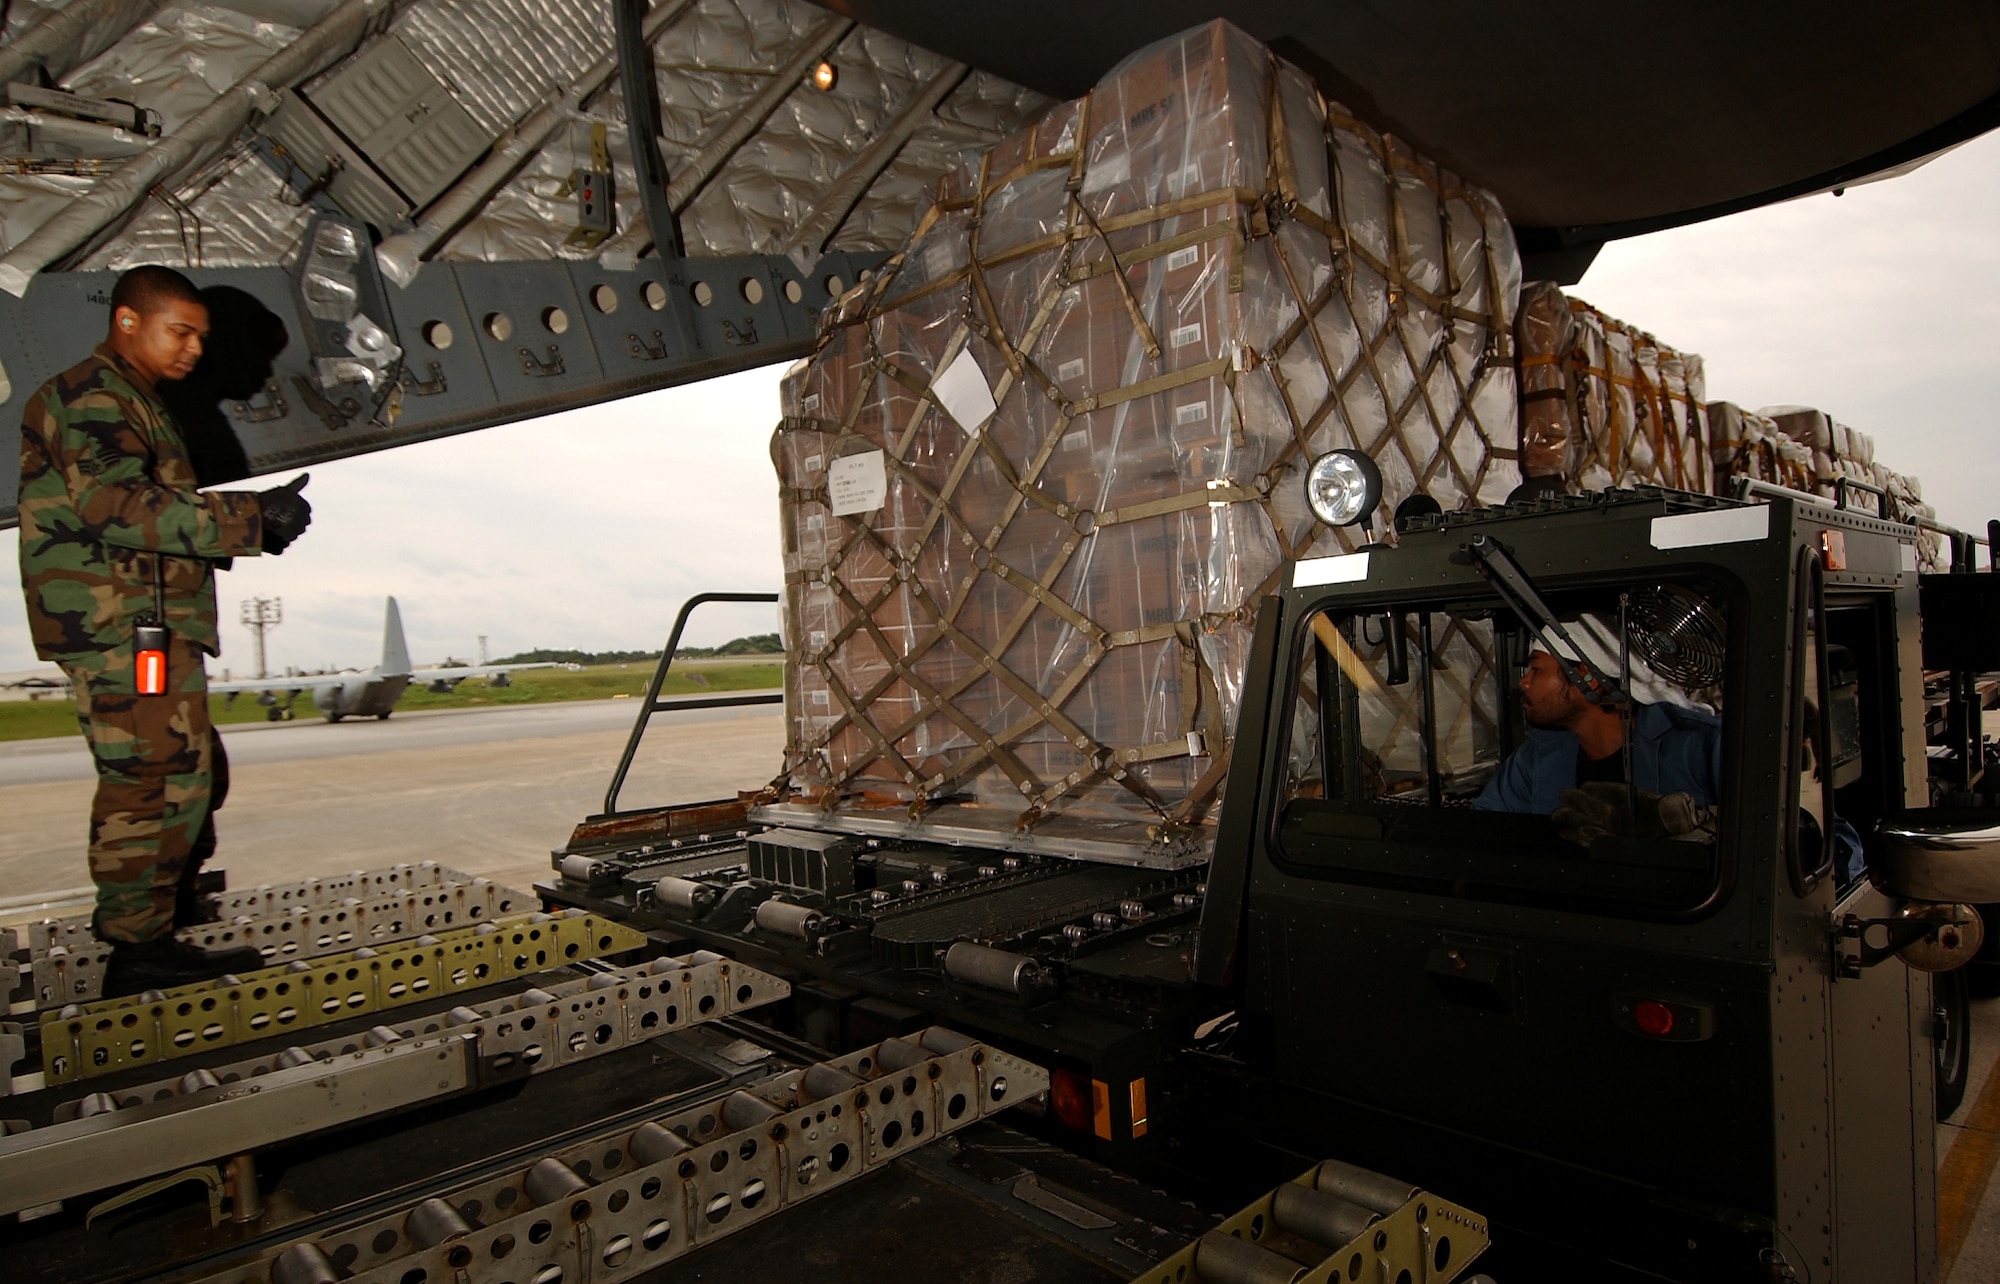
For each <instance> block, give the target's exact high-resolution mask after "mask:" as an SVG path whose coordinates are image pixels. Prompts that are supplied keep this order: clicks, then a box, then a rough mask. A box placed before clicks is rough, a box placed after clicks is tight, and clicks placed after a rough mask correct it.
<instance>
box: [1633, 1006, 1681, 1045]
mask: <svg viewBox="0 0 2000 1284" xmlns="http://www.w3.org/2000/svg"><path fill="white" fill-rule="evenodd" d="M1632 1022H1633V1024H1635V1025H1637V1026H1638V1027H1639V1030H1640V1032H1641V1033H1644V1034H1650V1035H1653V1036H1655V1037H1659V1036H1662V1035H1668V1034H1672V1033H1673V1032H1674V1010H1673V1009H1672V1008H1670V1007H1668V1006H1667V1005H1666V1004H1664V1003H1661V1002H1659V1001H1658V1000H1657V999H1640V1000H1639V1001H1638V1002H1637V1003H1635V1004H1633V1005H1632Z"/></svg>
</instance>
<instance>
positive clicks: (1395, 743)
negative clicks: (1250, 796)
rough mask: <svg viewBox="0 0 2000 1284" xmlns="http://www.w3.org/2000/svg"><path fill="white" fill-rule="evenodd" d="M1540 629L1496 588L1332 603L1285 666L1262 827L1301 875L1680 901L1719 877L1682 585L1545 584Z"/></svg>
mask: <svg viewBox="0 0 2000 1284" xmlns="http://www.w3.org/2000/svg"><path fill="white" fill-rule="evenodd" d="M1550 605H1551V607H1552V608H1553V609H1554V610H1555V613H1556V619H1557V620H1558V621H1559V622H1560V625H1561V629H1560V636H1558V637H1554V638H1552V639H1550V640H1548V641H1545V640H1544V638H1543V636H1542V635H1540V634H1537V633H1536V632H1535V631H1533V630H1531V629H1529V628H1527V627H1524V625H1523V624H1522V622H1521V621H1520V620H1519V619H1518V618H1517V617H1516V616H1515V615H1514V614H1513V613H1512V612H1511V611H1510V610H1509V609H1508V608H1507V607H1506V606H1504V605H1503V604H1501V603H1500V602H1498V601H1496V600H1490V599H1489V600H1483V601H1482V600H1475V601H1464V600H1458V601H1439V602H1433V603H1408V602H1403V603H1397V604H1394V605H1393V606H1383V605H1374V606H1369V605H1358V604H1354V603H1351V602H1342V603H1339V604H1337V605H1333V606H1329V607H1324V608H1321V609H1318V610H1315V611H1313V612H1312V613H1310V614H1309V615H1308V616H1307V618H1306V619H1305V621H1304V627H1302V628H1301V629H1300V631H1299V633H1298V634H1297V641H1296V644H1295V645H1296V651H1295V654H1294V663H1293V664H1292V665H1291V666H1290V670H1291V677H1292V688H1291V696H1290V708H1291V719H1290V723H1289V727H1288V733H1289V734H1288V744H1287V751H1286V758H1285V762H1284V771H1283V773H1282V785H1281V787H1282V791H1283V792H1282V795H1281V797H1280V798H1279V799H1278V800H1277V801H1278V804H1279V805H1278V807H1277V808H1276V809H1275V814H1276V816H1277V818H1278V832H1277V833H1276V834H1275V835H1274V838H1275V840H1276V846H1277V848H1278V852H1279V856H1280V859H1282V860H1284V861H1285V862H1286V863H1288V864H1293V865H1296V866H1299V867H1301V868H1302V870H1304V871H1306V872H1311V873H1315V874H1318V875H1320V876H1323V877H1330V878H1339V879H1343V880H1346V881H1352V882H1363V883H1375V884H1383V885H1393V886H1407V887H1411V888H1413V889H1415V888H1420V887H1421V888H1429V889H1432V890H1436V891H1441V892H1443V893H1445V894H1449V895H1455V896H1472V897H1479V898H1487V899H1501V900H1522V901H1530V902H1535V903H1544V902H1564V903H1575V904H1577V905H1579V906H1581V907H1589V908H1597V909H1602V910H1606V911H1608V912H1614V913H1616V912H1622V911H1631V912H1638V913H1641V914H1654V913H1658V912H1660V911H1666V912H1669V913H1674V912H1680V911H1685V910H1688V909H1691V908H1693V907H1695V906H1698V905H1700V904H1701V903H1703V902H1704V901H1705V900H1707V899H1708V898H1709V896H1710V895H1711V893H1712V892H1713V891H1714V889H1715V888H1716V887H1717V885H1718V880H1719V878H1720V859H1719V855H1718V844H1717V841H1716V835H1717V834H1718V833H1719V832H1721V828H1722V827H1721V824H1720V820H1721V817H1720V815H1719V812H1720V804H1721V801H1722V792H1723V791H1722V744H1723V722H1722V719H1723V710H1724V699H1723V691H1722V684H1723V680H1724V671H1725V663H1724V662H1725V658H1726V652H1727V636H1728V629H1727V626H1726V617H1725V613H1724V611H1723V609H1722V607H1721V605H1720V603H1719V599H1718V598H1717V597H1716V596H1715V595H1714V594H1713V592H1712V591H1711V589H1710V587H1709V586H1708V585H1705V584H1701V583H1664V584H1640V585H1617V586H1611V587H1608V588H1605V589H1599V590H1591V591H1571V592H1567V593H1565V594H1561V595H1552V596H1551V597H1550Z"/></svg>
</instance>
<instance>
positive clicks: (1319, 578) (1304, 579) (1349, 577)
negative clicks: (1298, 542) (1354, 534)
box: [1292, 553, 1368, 588]
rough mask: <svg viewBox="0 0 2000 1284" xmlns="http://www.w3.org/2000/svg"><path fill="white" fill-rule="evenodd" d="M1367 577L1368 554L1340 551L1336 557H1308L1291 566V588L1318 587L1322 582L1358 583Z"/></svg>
mask: <svg viewBox="0 0 2000 1284" xmlns="http://www.w3.org/2000/svg"><path fill="white" fill-rule="evenodd" d="M1367 578H1368V554H1366V553H1342V554H1340V555H1339V556H1337V557H1309V558H1307V559H1306V560H1305V561H1303V562H1300V563H1298V564H1297V565H1296V566H1294V567H1292V587H1293V588H1318V587H1319V586H1320V585H1322V584H1359V583H1360V582H1361V581H1363V580H1365V579H1367Z"/></svg>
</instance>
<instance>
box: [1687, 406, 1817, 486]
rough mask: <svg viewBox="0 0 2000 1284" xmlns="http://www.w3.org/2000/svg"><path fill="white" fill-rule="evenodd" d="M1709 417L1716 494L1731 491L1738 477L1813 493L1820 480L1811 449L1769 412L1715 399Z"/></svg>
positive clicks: (1711, 458)
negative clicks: (1731, 485) (1814, 466)
mask: <svg viewBox="0 0 2000 1284" xmlns="http://www.w3.org/2000/svg"><path fill="white" fill-rule="evenodd" d="M1706 419H1707V422H1708V429H1709V459H1710V462H1711V466H1712V468H1713V471H1714V475H1715V493H1716V494H1718V495H1726V494H1728V493H1730V483H1731V481H1732V480H1733V479H1734V478H1737V477H1750V478H1754V479H1755V480H1757V481H1767V482H1773V483H1775V484H1777V485H1779V486H1785V487H1789V488H1790V489H1792V490H1802V491H1806V492H1808V493H1813V491H1814V488H1815V487H1816V485H1817V484H1818V483H1817V479H1816V477H1815V475H1814V473H1813V455H1812V451H1811V450H1810V449H1808V448H1807V447H1805V446H1803V445H1801V444H1799V443H1798V442H1796V441H1793V440H1792V439H1791V438H1790V437H1788V436H1786V435H1785V432H1784V430H1783V429H1782V428H1780V427H1778V425H1777V423H1776V422H1775V421H1774V420H1772V419H1771V418H1770V417H1769V416H1768V415H1764V414H1761V413H1759V412H1757V411H1754V410H1745V409H1743V408H1742V407H1741V406H1738V405H1736V404H1734V403H1733V402H1728V401H1712V402H1710V403H1709V404H1708V407H1707V410H1706Z"/></svg>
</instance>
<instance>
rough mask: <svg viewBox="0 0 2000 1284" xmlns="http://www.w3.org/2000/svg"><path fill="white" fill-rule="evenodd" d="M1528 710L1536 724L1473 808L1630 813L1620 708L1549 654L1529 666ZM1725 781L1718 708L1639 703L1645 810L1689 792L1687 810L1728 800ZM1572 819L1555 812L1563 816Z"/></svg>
mask: <svg viewBox="0 0 2000 1284" xmlns="http://www.w3.org/2000/svg"><path fill="white" fill-rule="evenodd" d="M1521 714H1522V717H1523V719H1524V720H1525V721H1526V722H1527V724H1528V728H1529V730H1528V735H1527V739H1526V740H1525V741H1524V742H1523V743H1522V745H1521V747H1520V748H1518V749H1516V750H1515V751H1514V752H1513V753H1512V754H1510V755H1508V758H1507V760H1506V761H1505V762H1503V763H1501V764H1500V770H1499V771H1498V772H1497V773H1496V774H1495V775H1494V777H1493V779H1492V780H1490V781H1488V782H1487V783H1486V788H1485V789H1484V790H1482V791H1480V794H1479V797H1478V798H1477V799H1476V800H1474V802H1473V804H1472V805H1473V806H1474V807H1475V808H1477V809H1480V810H1483V811H1518V812H1531V813H1535V814H1537V815H1543V816H1548V815H1554V814H1555V813H1556V812H1557V811H1558V809H1562V810H1564V811H1565V812H1567V813H1569V814H1570V818H1571V819H1572V820H1575V819H1578V817H1577V816H1576V813H1577V811H1578V809H1580V808H1581V809H1583V810H1586V811H1590V810H1593V809H1595V810H1597V811H1603V810H1605V809H1607V808H1608V809H1611V810H1613V811H1615V810H1618V809H1619V808H1621V807H1622V808H1623V809H1625V810H1626V811H1627V812H1628V813H1629V810H1630V797H1631V791H1629V790H1627V789H1626V787H1625V783H1626V782H1625V728H1624V724H1623V723H1622V722H1621V721H1620V720H1619V717H1618V713H1617V711H1616V710H1615V709H1609V708H1606V707H1605V706H1603V705H1601V704H1596V703H1594V702H1592V701H1591V700H1589V699H1587V698H1586V697H1585V696H1584V694H1583V693H1582V692H1581V691H1579V690H1577V689H1576V685H1575V684H1574V683H1572V682H1571V681H1570V680H1569V678H1568V676H1567V675H1566V674H1564V673H1563V670H1562V666H1561V665H1559V664H1558V663H1557V662H1556V658H1555V657H1554V656H1552V655H1550V654H1549V653H1548V652H1547V651H1543V650H1537V651H1535V652H1534V653H1533V654H1532V655H1530V656H1529V657H1528V665H1527V668H1525V669H1523V670H1522V672H1521ZM1721 780H1722V724H1721V722H1720V721H1719V720H1718V719H1717V718H1716V717H1715V716H1714V715H1713V714H1709V713H1704V712H1698V711H1696V710H1693V709H1683V708H1680V707H1679V706H1677V705H1671V704H1641V703H1639V702H1638V701H1634V702H1633V704H1632V781H1631V783H1632V785H1633V787H1634V788H1635V789H1636V790H1637V791H1638V792H1639V797H1640V802H1641V806H1642V807H1649V808H1652V809H1654V810H1655V811H1656V812H1658V811H1660V808H1659V804H1660V803H1661V802H1662V801H1663V800H1665V799H1667V798H1669V797H1671V796H1672V795H1677V794H1684V795H1686V796H1687V800H1686V804H1685V806H1686V807H1688V808H1691V809H1711V808H1713V807H1715V806H1716V805H1717V804H1718V803H1719V802H1720V801H1721V783H1720V782H1721ZM1606 786H1608V788H1607V787H1606ZM1564 819H1565V817H1562V816H1558V817H1557V820H1558V822H1559V823H1561V822H1562V821H1563V820H1564ZM1582 819H1584V820H1585V821H1586V822H1587V821H1588V820H1590V819H1591V818H1590V817H1584V818H1582ZM1597 819H1599V820H1602V819H1603V818H1602V817H1598V818H1597ZM1632 824H1633V820H1632V818H1631V817H1630V816H1629V815H1628V816H1626V817H1625V819H1624V820H1623V822H1622V825H1621V823H1620V822H1619V821H1618V820H1617V819H1615V818H1613V819H1612V820H1611V823H1610V824H1609V825H1608V826H1607V825H1601V824H1600V825H1595V826H1593V825H1590V824H1588V823H1586V824H1584V825H1583V828H1585V829H1586V831H1588V830H1589V829H1591V828H1609V829H1611V830H1616V829H1619V828H1622V827H1623V826H1624V825H1632ZM1656 825H1657V819H1656V821H1655V823H1654V824H1648V823H1646V821H1645V818H1640V821H1639V823H1638V824H1637V825H1636V829H1637V830H1638V831H1645V830H1649V829H1653V828H1655V827H1656ZM1566 828H1567V827H1566ZM1676 829H1677V826H1676V825H1675V823H1674V819H1673V817H1667V818H1666V830H1665V832H1668V833H1672V832H1676ZM1625 832H1634V830H1633V829H1626V830H1625Z"/></svg>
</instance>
